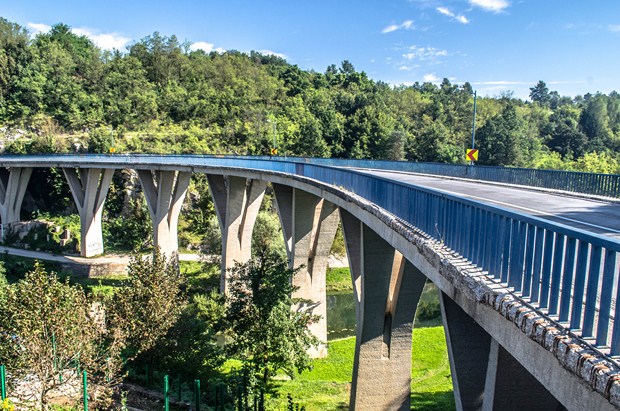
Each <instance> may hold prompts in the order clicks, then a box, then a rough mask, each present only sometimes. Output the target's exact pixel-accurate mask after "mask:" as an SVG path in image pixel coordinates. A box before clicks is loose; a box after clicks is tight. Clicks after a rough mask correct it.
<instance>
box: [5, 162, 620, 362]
mask: <svg viewBox="0 0 620 411" xmlns="http://www.w3.org/2000/svg"><path fill="white" fill-rule="evenodd" d="M3 160H7V161H6V162H5V161H3ZM13 160H15V161H13ZM12 162H16V163H20V164H24V165H25V164H35V163H36V164H40V166H43V164H63V162H67V164H68V165H73V166H77V165H82V166H85V165H89V164H96V165H99V166H102V165H104V164H107V166H108V167H114V166H116V167H118V166H126V167H129V168H141V167H150V166H157V167H164V166H165V167H195V168H201V167H206V168H209V167H231V168H242V169H253V170H257V171H275V172H283V173H289V174H295V175H299V176H304V177H308V178H311V179H315V180H317V181H320V182H322V183H325V184H331V185H335V186H338V187H340V188H343V189H346V190H349V191H351V192H354V193H355V194H357V195H359V196H361V197H364V198H366V199H367V200H369V201H371V202H373V203H374V204H376V205H377V206H379V207H382V208H383V209H385V210H387V211H388V212H390V213H392V214H394V215H395V216H396V217H398V218H400V219H402V220H404V221H406V222H408V223H409V224H411V225H412V226H414V227H417V228H418V229H420V230H422V231H424V232H425V233H426V234H428V235H429V236H430V237H432V238H435V239H436V240H439V241H442V242H443V243H444V244H445V245H446V246H447V247H449V248H451V249H452V250H454V251H456V252H457V253H459V254H461V255H462V256H463V257H465V258H467V259H468V260H469V261H471V262H472V263H474V264H476V265H477V266H478V267H480V268H481V269H482V270H484V271H486V272H487V273H488V275H489V276H490V277H491V278H493V279H495V280H497V281H500V282H502V283H506V284H507V285H508V286H509V287H512V288H513V289H514V291H515V292H517V293H519V294H520V295H521V296H522V297H521V298H523V299H524V300H525V301H527V302H529V303H530V304H532V305H534V306H535V307H537V308H538V309H539V310H542V311H544V312H545V313H546V314H547V315H549V316H551V317H552V318H554V319H557V321H559V322H560V323H563V324H564V325H565V326H566V328H568V329H570V330H572V331H573V332H574V333H575V334H577V335H580V336H582V337H584V338H588V339H590V338H592V339H593V341H594V342H593V345H595V346H596V347H598V348H600V349H602V350H603V351H607V350H608V352H609V353H610V354H611V355H612V356H615V355H618V354H620V324H618V323H620V322H615V321H614V319H615V318H618V316H619V315H620V306H618V305H617V304H615V302H616V301H618V300H619V297H620V287H619V286H618V277H619V275H618V274H619V264H618V263H619V259H618V253H619V252H620V242H618V241H615V240H613V239H610V238H605V237H603V236H599V235H595V234H590V233H588V232H585V231H582V230H578V229H575V228H570V227H567V226H564V225H561V224H557V223H551V222H548V221H546V220H542V219H540V218H536V217H531V216H528V215H525V214H521V213H518V212H515V211H511V210H507V209H504V208H501V207H497V206H490V205H486V204H484V203H481V202H477V201H474V200H469V199H464V198H461V197H458V196H455V195H450V194H446V193H443V192H440V191H436V190H433V189H429V188H424V187H421V186H415V185H411V184H406V183H401V182H398V181H395V180H390V179H387V178H382V177H375V176H371V175H368V174H363V173H358V172H356V171H355V170H350V169H346V168H334V167H330V166H326V165H317V164H310V163H309V162H305V161H304V162H302V161H294V162H285V161H269V160H267V159H260V158H239V157H236V158H233V157H224V158H218V157H203V156H140V155H137V156H136V155H131V156H130V155H127V156H25V157H21V158H10V159H9V158H7V157H0V165H7V164H8V163H12ZM335 164H340V163H337V162H336V161H335V160H333V163H332V164H331V165H332V166H333V165H335ZM207 170H208V169H207ZM200 171H204V169H201V170H200ZM422 211H425V212H422Z"/></svg>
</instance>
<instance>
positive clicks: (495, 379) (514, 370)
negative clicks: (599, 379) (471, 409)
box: [483, 340, 566, 411]
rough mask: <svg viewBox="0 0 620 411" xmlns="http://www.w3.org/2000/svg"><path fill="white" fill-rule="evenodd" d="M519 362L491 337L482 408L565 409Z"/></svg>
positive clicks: (488, 410) (515, 409)
mask: <svg viewBox="0 0 620 411" xmlns="http://www.w3.org/2000/svg"><path fill="white" fill-rule="evenodd" d="M565 409H566V408H564V406H562V404H561V403H560V402H559V401H558V400H557V399H555V397H554V396H552V395H551V394H550V393H549V391H547V389H546V388H545V387H544V386H543V385H542V384H541V383H540V382H539V381H538V380H536V378H534V377H533V376H532V374H530V373H529V372H528V371H527V370H526V369H525V368H523V366H522V365H521V364H519V362H518V361H517V360H516V359H515V358H514V357H513V356H512V355H510V354H509V353H508V351H506V350H505V349H504V347H502V346H501V345H499V343H498V342H497V341H495V340H491V347H490V352H489V365H488V368H487V375H486V384H485V388H484V406H483V410H485V411H492V410H506V411H512V410H514V411H521V410H558V411H559V410H565Z"/></svg>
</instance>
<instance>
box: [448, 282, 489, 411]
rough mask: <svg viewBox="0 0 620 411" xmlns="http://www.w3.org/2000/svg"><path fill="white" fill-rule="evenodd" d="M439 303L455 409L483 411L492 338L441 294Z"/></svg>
mask: <svg viewBox="0 0 620 411" xmlns="http://www.w3.org/2000/svg"><path fill="white" fill-rule="evenodd" d="M439 302H440V306H441V318H442V320H443V326H444V332H445V334H446V343H447V345H448V357H449V359H450V371H451V373H452V386H453V388H454V401H455V402H456V409H457V410H459V411H461V410H481V409H482V406H483V401H484V386H485V379H486V375H487V364H488V361H489V351H490V347H491V336H490V335H489V334H488V333H487V332H486V331H485V330H484V329H482V327H480V326H479V325H478V324H476V322H475V321H474V320H473V319H472V318H471V317H470V316H469V315H467V313H465V311H463V309H462V308H461V307H459V306H458V305H457V304H456V303H455V302H454V301H452V300H451V299H450V297H448V296H447V295H445V294H444V293H443V292H441V291H439Z"/></svg>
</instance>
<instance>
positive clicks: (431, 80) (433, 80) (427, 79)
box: [422, 73, 439, 83]
mask: <svg viewBox="0 0 620 411" xmlns="http://www.w3.org/2000/svg"><path fill="white" fill-rule="evenodd" d="M422 79H423V80H424V81H425V82H426V83H437V82H438V81H439V77H437V76H436V75H435V73H429V74H425V75H424V77H422Z"/></svg>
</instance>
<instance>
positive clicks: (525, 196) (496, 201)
mask: <svg viewBox="0 0 620 411" xmlns="http://www.w3.org/2000/svg"><path fill="white" fill-rule="evenodd" d="M357 171H360V172H364V173H368V174H372V175H375V176H381V177H386V178H390V179H392V180H398V181H402V182H405V183H410V184H414V185H419V186H424V187H429V188H434V189H437V190H441V191H444V192H446V193H450V194H457V195H459V196H462V197H466V198H470V199H472V200H476V201H481V202H484V203H487V204H490V205H497V206H500V207H503V208H508V209H511V210H514V211H518V212H520V213H524V214H528V215H532V216H536V217H539V218H544V219H546V220H549V221H553V222H557V223H561V224H564V225H568V226H571V227H575V228H579V229H581V230H585V231H589V232H592V233H596V234H601V235H605V236H608V237H612V238H614V239H616V240H620V204H616V203H609V202H604V201H598V200H588V199H583V198H576V197H570V196H567V195H559V194H552V193H546V192H540V191H533V190H524V189H519V188H514V187H507V186H500V185H491V184H488V183H485V182H478V181H472V180H454V179H445V178H440V177H430V176H423V175H419V174H410V173H401V172H394V171H379V170H357Z"/></svg>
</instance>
